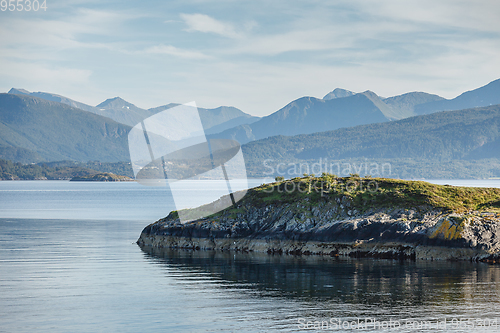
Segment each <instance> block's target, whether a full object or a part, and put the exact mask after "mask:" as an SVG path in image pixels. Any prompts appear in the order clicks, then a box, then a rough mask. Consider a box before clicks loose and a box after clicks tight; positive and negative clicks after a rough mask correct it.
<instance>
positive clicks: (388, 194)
mask: <svg viewBox="0 0 500 333" xmlns="http://www.w3.org/2000/svg"><path fill="white" fill-rule="evenodd" d="M292 183H293V184H294V186H293V191H286V190H285V189H286V188H288V189H290V188H292V186H291V184H292ZM368 183H370V184H371V185H369V184H368ZM364 185H365V186H364ZM499 198H500V189H479V188H477V189H476V188H461V187H452V186H439V185H432V184H428V183H424V182H410V181H399V180H391V179H378V178H374V179H371V178H368V179H366V178H359V177H348V178H335V177H333V176H331V175H323V177H319V178H312V177H306V178H301V179H299V178H296V179H293V180H289V181H282V182H277V183H273V184H267V185H263V186H260V187H257V188H254V189H250V190H249V191H248V192H247V195H246V196H245V197H244V198H243V199H242V200H241V201H240V202H238V203H236V205H234V206H232V207H230V208H228V209H225V210H223V211H221V212H219V213H217V214H214V215H212V216H208V217H205V218H202V219H197V220H194V221H190V222H188V223H185V224H181V223H180V220H179V218H178V213H177V212H175V211H174V212H171V213H170V214H169V216H167V217H166V218H163V219H161V220H159V221H157V222H155V223H153V224H151V225H149V226H147V227H146V228H145V229H144V230H143V231H142V233H141V236H140V238H139V240H138V244H139V245H140V246H153V247H172V248H190V249H213V250H220V251H259V252H268V253H280V254H282V253H284V254H294V255H300V254H303V255H308V254H316V255H331V256H344V255H345V256H352V257H375V258H393V259H412V260H415V259H429V260H432V259H436V260H437V259H447V260H474V261H478V260H480V261H487V262H500V256H499V254H500V214H498V212H500V210H498V206H499V201H498V200H499ZM221 200H223V199H221ZM216 204H217V202H215V203H212V205H216Z"/></svg>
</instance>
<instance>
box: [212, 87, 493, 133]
mask: <svg viewBox="0 0 500 333" xmlns="http://www.w3.org/2000/svg"><path fill="white" fill-rule="evenodd" d="M495 104H500V79H499V80H496V81H493V82H491V83H489V84H488V85H486V86H484V87H480V88H478V89H475V90H472V91H468V92H466V93H463V94H461V95H460V96H458V97H456V98H454V99H451V100H448V99H445V98H443V97H440V96H438V95H433V94H428V93H424V92H410V93H406V94H402V95H398V96H393V97H389V98H383V97H379V96H378V95H377V94H375V93H374V92H372V91H369V90H368V91H365V92H362V93H354V92H352V91H349V90H345V89H339V88H337V89H335V90H333V91H332V92H330V93H328V94H327V95H326V96H324V97H323V98H322V99H318V98H314V97H302V98H299V99H297V100H295V101H292V102H290V103H289V104H287V105H286V106H284V107H283V108H282V109H280V110H278V111H276V112H274V113H273V114H271V115H269V116H267V117H263V118H262V119H260V120H258V121H256V122H254V123H252V124H245V125H240V126H237V127H235V128H231V129H229V130H226V131H224V132H221V133H218V134H216V135H214V136H213V137H214V138H226V139H234V140H237V141H239V142H240V143H248V142H250V141H254V140H259V139H263V138H267V137H270V136H275V135H287V136H290V135H297V134H310V133H316V132H322V131H328V130H335V129H339V128H345V127H353V126H358V125H365V124H371V123H382V122H387V121H394V120H399V119H404V118H408V117H412V116H415V115H420V114H429V113H433V112H436V111H445V110H461V109H467V108H471V107H482V106H489V105H495Z"/></svg>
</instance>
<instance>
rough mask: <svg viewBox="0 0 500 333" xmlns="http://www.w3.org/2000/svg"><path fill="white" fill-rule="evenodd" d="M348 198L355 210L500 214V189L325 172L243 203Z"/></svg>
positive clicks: (262, 189) (257, 191) (280, 184)
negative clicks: (412, 209)
mask: <svg viewBox="0 0 500 333" xmlns="http://www.w3.org/2000/svg"><path fill="white" fill-rule="evenodd" d="M340 197H348V198H350V199H351V201H352V202H353V203H354V205H355V207H356V208H359V209H360V210H362V211H363V210H366V209H367V208H374V207H375V208H376V207H416V206H429V207H434V208H441V209H444V210H450V211H456V212H463V211H471V210H478V211H483V210H495V211H499V212H500V189H498V188H482V187H459V186H450V185H436V184H431V183H427V182H424V181H411V180H400V179H391V178H371V177H359V176H358V175H352V176H350V177H336V176H335V175H331V174H327V173H324V174H323V175H322V176H320V177H314V176H313V175H309V176H305V177H297V178H293V179H290V180H279V179H278V181H276V182H274V183H269V184H264V185H261V186H259V187H256V188H253V189H251V190H249V194H247V196H246V197H245V198H244V199H243V200H242V201H244V200H245V199H247V200H252V202H253V203H255V204H268V203H271V202H278V201H279V202H288V203H291V202H297V201H302V199H306V198H310V199H309V200H307V201H309V202H311V203H312V204H314V203H315V202H319V201H320V200H331V199H332V198H340Z"/></svg>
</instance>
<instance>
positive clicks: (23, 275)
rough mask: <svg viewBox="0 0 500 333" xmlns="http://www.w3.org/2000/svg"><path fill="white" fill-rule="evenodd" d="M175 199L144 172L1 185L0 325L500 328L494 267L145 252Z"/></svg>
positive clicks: (29, 328)
mask: <svg viewBox="0 0 500 333" xmlns="http://www.w3.org/2000/svg"><path fill="white" fill-rule="evenodd" d="M261 182H262V181H256V182H255V183H254V184H252V185H258V184H260V183H261ZM436 182H437V181H436ZM444 183H448V184H452V185H453V184H454V183H453V182H451V181H444ZM486 184H487V185H486V186H492V187H493V186H494V187H500V181H487V183H486ZM467 185H471V186H472V185H483V186H484V184H483V183H473V182H472V184H467ZM197 192H199V189H198V187H197V184H196V183H193V187H192V189H188V190H187V191H186V195H187V196H190V197H192V198H193V201H196V200H197V198H196V196H197ZM172 209H174V208H173V201H172V198H171V196H170V195H169V194H168V191H165V189H164V188H161V187H143V186H140V185H139V184H136V183H72V182H64V181H53V182H52V181H27V182H0V310H1V311H0V332H33V331H35V332H45V331H50V332H101V331H102V332H104V331H105V332H159V331H161V332H217V331H218V332H226V331H227V332H232V331H238V330H239V331H242V332H266V331H277V330H280V331H281V330H282V331H303V330H305V328H307V323H308V322H310V323H309V324H310V327H311V328H313V327H314V325H319V324H318V323H319V322H323V326H322V327H323V328H324V329H325V330H327V331H359V330H362V331H363V330H364V331H395V332H396V331H397V332H421V331H429V332H430V331H433V332H434V331H436V332H497V331H499V330H500V328H499V326H500V297H499V296H500V267H498V266H494V265H487V264H483V263H468V262H463V263H456V262H455V263H453V262H439V261H434V262H430V261H418V262H398V261H392V260H347V259H345V260H339V259H334V258H330V257H312V256H311V257H294V256H271V255H267V254H254V253H250V254H246V253H213V252H209V251H194V252H193V251H174V250H155V249H148V248H145V249H143V250H141V249H140V248H139V247H138V246H137V245H136V244H135V241H136V240H137V238H138V236H139V234H140V232H141V230H142V228H143V227H144V226H146V225H147V224H149V223H151V222H153V221H155V220H156V219H158V218H161V217H163V216H165V215H167V214H168V212H169V211H170V210H172ZM366 318H371V320H373V321H374V322H375V324H374V325H375V328H373V327H372V326H370V325H367V326H366V327H360V328H356V327H355V326H353V325H352V324H350V323H352V322H353V321H357V320H358V319H360V320H361V324H362V323H363V321H364V320H365V319H366ZM495 319H496V320H497V323H498V324H497V325H495V322H494V320H495ZM339 320H340V321H341V322H340V323H341V325H342V324H343V325H344V328H338V323H339ZM486 320H491V321H490V322H489V323H490V324H491V326H489V327H479V326H478V324H487V323H488V322H487V321H486ZM315 321H317V322H318V323H317V324H315V323H314V322H315ZM423 322H426V323H423ZM325 323H328V325H326V324H325ZM377 323H378V324H377ZM389 323H393V324H392V326H390V324H389ZM394 323H398V324H399V325H400V326H399V327H397V328H394V327H396V326H395V324H394ZM335 325H337V326H335ZM376 325H378V326H376ZM419 325H424V327H423V328H422V327H421V326H419ZM425 325H427V326H425ZM472 325H475V327H474V328H471V326H472Z"/></svg>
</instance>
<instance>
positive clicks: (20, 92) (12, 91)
mask: <svg viewBox="0 0 500 333" xmlns="http://www.w3.org/2000/svg"><path fill="white" fill-rule="evenodd" d="M9 94H16V95H29V94H31V93H30V92H29V91H28V90H26V89H22V88H19V89H18V88H12V89H10V90H9Z"/></svg>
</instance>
